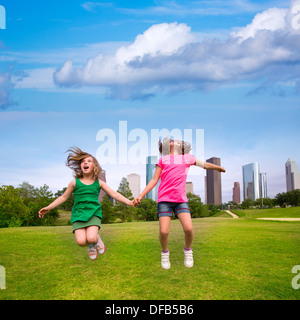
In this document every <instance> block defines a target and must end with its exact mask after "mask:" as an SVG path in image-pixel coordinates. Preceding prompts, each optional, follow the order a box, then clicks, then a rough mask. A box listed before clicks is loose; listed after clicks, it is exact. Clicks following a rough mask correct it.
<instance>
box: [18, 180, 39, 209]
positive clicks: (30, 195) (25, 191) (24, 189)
mask: <svg viewBox="0 0 300 320" xmlns="http://www.w3.org/2000/svg"><path fill="white" fill-rule="evenodd" d="M18 190H19V196H20V197H21V198H22V199H23V201H24V203H25V204H28V203H29V202H31V201H34V198H35V196H36V189H35V188H34V186H33V185H31V184H30V183H29V182H27V181H24V182H23V183H22V184H20V185H19V187H18Z"/></svg>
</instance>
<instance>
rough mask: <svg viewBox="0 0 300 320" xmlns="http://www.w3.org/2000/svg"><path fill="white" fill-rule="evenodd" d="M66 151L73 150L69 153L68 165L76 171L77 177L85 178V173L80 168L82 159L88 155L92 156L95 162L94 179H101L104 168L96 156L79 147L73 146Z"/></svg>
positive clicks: (75, 175)
mask: <svg viewBox="0 0 300 320" xmlns="http://www.w3.org/2000/svg"><path fill="white" fill-rule="evenodd" d="M66 152H71V153H69V155H68V158H67V161H66V165H67V166H68V167H69V168H70V169H72V170H73V171H74V177H75V178H83V174H82V171H81V168H80V165H81V161H82V160H83V159H85V158H87V157H92V158H93V164H94V172H93V179H94V180H95V181H96V180H98V179H99V177H100V174H101V171H102V169H101V166H100V165H99V163H98V161H97V159H96V158H95V157H93V156H92V155H91V154H89V153H87V152H84V151H82V150H81V149H79V148H78V147H72V148H70V149H69V150H67V151H66Z"/></svg>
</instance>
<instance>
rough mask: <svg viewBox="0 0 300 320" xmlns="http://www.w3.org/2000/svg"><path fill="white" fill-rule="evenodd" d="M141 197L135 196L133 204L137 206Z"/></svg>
mask: <svg viewBox="0 0 300 320" xmlns="http://www.w3.org/2000/svg"><path fill="white" fill-rule="evenodd" d="M141 200H142V199H141V197H137V198H136V199H134V200H133V204H134V206H135V207H137V206H138V205H139V204H140V203H141Z"/></svg>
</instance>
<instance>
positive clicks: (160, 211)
mask: <svg viewBox="0 0 300 320" xmlns="http://www.w3.org/2000/svg"><path fill="white" fill-rule="evenodd" d="M173 212H174V214H175V217H176V216H177V214H178V213H182V212H189V213H190V208H189V204H188V203H187V202H159V203H158V204H157V218H159V217H172V216H173Z"/></svg>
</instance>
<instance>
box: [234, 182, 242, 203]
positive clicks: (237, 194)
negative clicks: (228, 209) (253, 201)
mask: <svg viewBox="0 0 300 320" xmlns="http://www.w3.org/2000/svg"><path fill="white" fill-rule="evenodd" d="M232 201H233V202H236V203H241V189H240V183H239V182H234V184H233V188H232Z"/></svg>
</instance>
